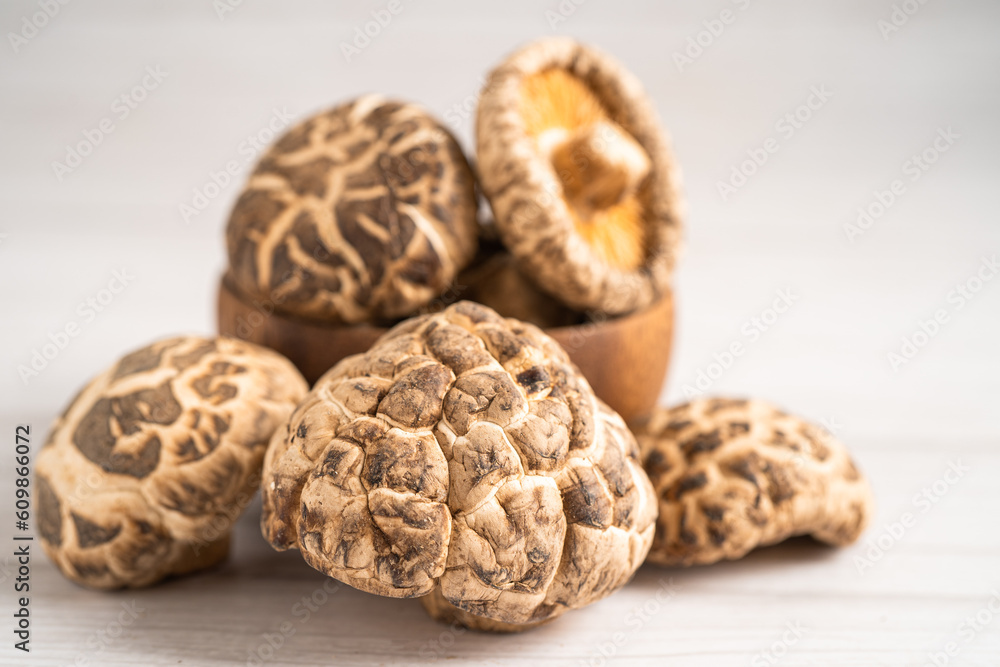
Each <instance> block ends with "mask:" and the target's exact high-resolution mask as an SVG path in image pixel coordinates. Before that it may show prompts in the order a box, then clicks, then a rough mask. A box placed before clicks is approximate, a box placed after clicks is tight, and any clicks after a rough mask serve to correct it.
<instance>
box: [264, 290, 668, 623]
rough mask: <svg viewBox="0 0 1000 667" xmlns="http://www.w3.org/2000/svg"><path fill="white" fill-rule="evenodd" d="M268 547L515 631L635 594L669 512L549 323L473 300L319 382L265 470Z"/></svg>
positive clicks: (420, 320) (615, 419) (425, 319)
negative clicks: (657, 525) (548, 331)
mask: <svg viewBox="0 0 1000 667" xmlns="http://www.w3.org/2000/svg"><path fill="white" fill-rule="evenodd" d="M261 488H262V492H263V517H262V520H261V527H262V531H263V533H264V536H265V537H266V538H267V539H268V540H269V541H270V542H271V544H272V545H273V546H274V547H275V548H277V549H288V548H298V549H300V550H301V552H302V556H303V558H304V559H305V560H306V562H307V563H309V564H310V565H311V566H312V567H314V568H316V569H317V570H320V571H321V572H324V573H326V574H328V575H329V576H331V577H334V578H336V579H338V580H340V581H342V582H344V583H347V584H349V585H351V586H353V587H355V588H358V589H360V590H363V591H367V592H369V593H374V594H377V595H385V596H390V597H418V596H425V595H428V594H430V593H432V592H433V591H435V590H436V589H440V592H441V595H442V596H443V598H444V599H446V600H447V601H448V602H449V603H450V604H452V605H454V606H455V607H457V608H459V609H461V610H463V611H466V612H469V613H471V614H473V615H476V616H481V617H485V618H488V619H492V620H494V621H500V622H503V623H530V622H536V621H542V620H545V619H548V618H553V617H555V616H557V615H559V614H561V613H563V612H564V611H566V610H567V609H573V608H576V607H581V606H584V605H586V604H589V603H591V602H594V601H595V600H598V599H600V598H602V597H604V596H605V595H607V594H609V593H611V592H612V591H614V590H616V589H617V588H619V587H620V586H622V585H623V584H624V583H625V582H627V581H628V580H629V579H630V578H631V576H632V574H633V572H634V571H635V569H636V568H637V567H638V566H639V565H640V564H641V562H642V561H643V559H644V558H645V555H646V552H647V550H648V549H649V544H650V541H651V540H652V536H653V524H654V520H655V511H656V508H655V500H654V498H653V495H652V488H651V487H650V485H649V480H648V479H646V476H645V473H643V471H642V468H641V466H640V465H639V459H638V449H637V447H636V444H635V439H634V437H633V436H632V434H631V433H630V432H629V431H628V429H627V428H626V427H625V424H624V422H623V421H622V419H621V418H620V417H619V416H618V415H617V414H616V413H614V412H612V411H611V410H610V408H608V407H607V406H606V405H604V404H603V403H602V402H601V401H600V400H598V399H597V398H596V397H595V396H594V393H593V391H592V390H591V388H590V386H589V385H588V384H587V381H586V380H585V379H584V378H583V377H582V376H581V375H580V374H579V372H578V371H577V370H576V368H575V367H574V366H573V365H572V363H571V362H570V361H569V358H568V357H567V356H566V353H565V352H564V351H563V350H562V349H561V348H560V347H559V346H558V345H557V344H556V343H555V342H554V341H553V340H552V339H551V338H549V337H548V336H546V335H545V334H543V333H542V332H541V331H540V330H539V329H538V328H537V327H534V326H532V325H530V324H524V323H522V322H519V321H517V320H511V319H504V318H502V317H500V316H499V315H497V314H496V313H495V312H493V311H492V310H490V309H488V308H486V307H485V306H482V305H479V304H476V303H472V302H469V301H462V302H459V303H457V304H454V305H452V306H449V307H448V308H446V309H445V310H443V311H441V312H438V313H434V314H429V315H423V316H420V317H415V318H412V319H410V320H407V321H405V322H403V323H401V324H399V325H398V326H396V327H395V328H393V329H392V330H390V331H389V332H388V333H386V334H385V335H384V336H383V337H382V338H380V339H379V341H378V342H377V343H376V344H375V345H374V346H373V347H372V348H371V350H369V351H368V352H367V353H365V354H361V355H356V356H353V357H348V358H347V359H344V360H343V361H341V362H340V363H339V364H337V365H336V366H335V367H334V368H332V369H331V370H330V371H329V372H328V373H327V374H326V375H324V376H323V377H322V378H320V379H319V381H318V382H317V383H316V385H315V386H314V387H313V390H312V392H310V394H309V396H308V397H307V398H306V400H305V401H304V402H303V403H302V404H301V405H300V406H299V407H298V408H297V409H296V410H295V412H294V414H293V415H292V417H291V420H290V422H289V424H288V426H287V428H285V429H282V430H280V431H279V432H277V433H275V436H274V439H273V441H272V442H271V446H270V447H269V449H268V452H267V456H266V457H265V461H264V475H263V480H262V483H261Z"/></svg>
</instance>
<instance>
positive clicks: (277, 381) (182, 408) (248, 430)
mask: <svg viewBox="0 0 1000 667" xmlns="http://www.w3.org/2000/svg"><path fill="white" fill-rule="evenodd" d="M307 391H308V387H307V386H306V383H305V380H303V379H302V376H301V375H299V372H298V371H297V370H295V367H294V366H292V364H291V363H290V362H289V361H288V360H287V359H285V358H284V357H282V356H280V355H278V354H277V353H275V352H272V351H270V350H267V349H264V348H261V347H257V346H256V345H251V344H249V343H244V342H242V341H238V340H235V339H231V338H218V339H205V338H198V337H186V338H172V339H168V340H162V341H159V342H157V343H153V344H152V345H149V346H147V347H144V348H142V349H140V350H136V351H135V352H132V353H131V354H128V355H126V356H125V357H123V358H122V359H121V360H120V361H119V362H117V363H116V364H115V365H114V366H112V367H111V368H109V369H108V370H107V371H105V372H104V373H102V374H100V375H98V376H97V377H96V378H94V380H93V381H91V382H90V383H89V384H88V385H87V386H86V387H84V389H83V390H82V391H81V392H80V393H79V394H78V395H77V397H76V398H75V399H74V400H73V402H72V403H70V405H69V407H68V408H67V409H66V411H65V412H64V413H63V415H62V416H61V417H59V418H58V419H57V420H56V422H55V424H54V425H53V426H52V429H51V431H50V432H49V436H48V439H47V441H46V443H45V446H44V447H43V448H42V450H41V452H40V453H39V455H38V461H37V464H36V466H35V490H36V494H37V495H36V503H37V507H38V527H39V533H40V535H41V538H42V545H43V546H44V548H45V551H46V553H48V555H49V557H50V558H51V559H52V561H53V562H54V563H55V564H56V566H57V567H58V568H59V569H60V570H61V571H62V573H63V574H64V575H66V577H68V578H69V579H72V580H73V581H75V582H77V583H79V584H82V585H84V586H88V587H91V588H104V589H109V588H121V587H131V588H137V587H141V586H148V585H150V584H153V583H155V582H157V581H159V580H160V579H163V578H164V577H167V576H169V575H176V574H185V573H187V572H191V571H194V570H198V569H201V568H205V567H209V566H210V565H213V564H215V563H217V562H219V561H220V560H223V559H224V558H225V557H226V554H227V553H228V548H229V535H230V530H231V528H232V526H233V524H234V523H235V521H236V519H237V518H238V517H239V515H240V514H241V513H242V511H243V510H244V509H245V508H246V506H247V504H249V502H250V500H251V498H252V497H253V495H254V492H255V490H256V487H257V485H258V483H259V480H260V467H261V462H262V460H263V458H264V450H265V448H266V447H267V443H268V441H269V440H270V437H271V435H272V433H273V432H274V430H275V429H276V428H277V427H278V426H279V425H282V424H283V423H284V422H285V421H286V420H287V419H288V416H289V415H290V414H291V412H292V410H293V408H294V407H295V405H296V403H298V402H299V401H300V400H301V399H302V398H303V397H304V396H305V394H306V392H307Z"/></svg>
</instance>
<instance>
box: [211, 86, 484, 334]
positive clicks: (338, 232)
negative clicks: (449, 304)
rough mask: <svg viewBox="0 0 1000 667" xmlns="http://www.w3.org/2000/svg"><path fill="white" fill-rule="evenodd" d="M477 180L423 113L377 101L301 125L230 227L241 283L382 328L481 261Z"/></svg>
mask: <svg viewBox="0 0 1000 667" xmlns="http://www.w3.org/2000/svg"><path fill="white" fill-rule="evenodd" d="M476 208H477V205H476V195H475V187H474V177H473V175H472V170H471V168H470V167H469V164H468V162H467V161H466V159H465V156H464V155H463V154H462V150H461V148H459V145H458V143H457V142H456V141H455V138H454V137H453V136H452V135H451V134H450V133H449V132H448V130H446V129H445V128H444V127H443V126H442V125H441V124H440V123H439V122H438V121H436V120H435V119H434V118H432V117H431V116H430V115H428V114H427V112H426V111H424V110H423V109H422V108H420V107H418V106H416V105H413V104H407V103H403V102H394V101H386V100H384V99H382V98H381V97H380V96H377V95H367V96H364V97H360V98H358V99H356V100H354V101H352V102H348V103H346V104H343V105H341V106H338V107H336V108H334V109H331V110H330V111H326V112H323V113H320V114H317V115H315V116H313V117H311V118H309V119H307V120H305V121H304V122H302V123H300V124H299V125H297V126H295V127H293V128H292V129H291V130H289V131H288V132H287V133H286V134H285V135H284V136H282V137H281V138H280V139H279V140H278V142H277V143H275V144H274V146H272V147H271V148H270V150H268V151H267V153H266V154H265V155H264V157H263V158H262V159H261V161H260V163H259V164H258V165H257V167H256V169H254V172H253V174H251V176H250V180H249V182H248V183H247V185H246V187H245V188H244V191H243V193H242V194H241V195H240V198H239V200H238V201H237V202H236V206H235V207H234V209H233V212H232V214H231V216H230V218H229V225H228V228H227V230H226V242H227V248H228V252H229V267H230V268H229V276H230V279H231V280H232V282H233V283H234V284H235V286H236V287H237V288H239V290H240V291H241V292H243V293H244V294H246V295H248V296H249V297H251V298H254V299H259V300H264V301H269V302H270V304H272V305H273V306H274V307H275V308H277V309H278V310H279V311H281V312H284V313H288V314H291V315H295V316H299V317H302V318H306V319H312V320H319V321H327V322H346V323H357V322H379V321H387V320H393V319H397V318H399V317H403V316H407V315H410V314H412V313H413V312H415V311H417V310H418V309H419V308H420V307H421V306H424V305H425V304H427V303H428V302H430V301H431V300H432V299H434V298H435V297H436V296H438V295H439V294H440V293H441V292H442V291H443V290H444V289H445V288H447V286H448V285H449V284H450V283H451V281H452V280H453V279H454V278H455V276H456V275H457V274H458V271H459V270H460V269H461V268H462V267H464V266H465V265H466V264H467V263H468V262H469V260H471V259H472V257H473V255H474V254H475V252H476V243H477V242H476V233H477V223H476Z"/></svg>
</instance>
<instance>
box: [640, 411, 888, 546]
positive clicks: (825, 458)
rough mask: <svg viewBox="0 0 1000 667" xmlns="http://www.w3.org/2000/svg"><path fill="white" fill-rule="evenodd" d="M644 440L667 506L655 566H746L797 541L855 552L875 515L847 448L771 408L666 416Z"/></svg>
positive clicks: (656, 419)
mask: <svg viewBox="0 0 1000 667" xmlns="http://www.w3.org/2000/svg"><path fill="white" fill-rule="evenodd" d="M636 436H637V438H638V440H639V447H640V449H641V450H642V457H643V464H644V466H645V469H646V472H647V473H648V474H649V478H650V480H651V481H652V482H653V487H654V488H655V489H656V494H657V497H658V498H659V504H660V508H659V519H658V520H657V526H656V538H655V540H654V541H653V548H652V549H651V550H650V552H649V560H650V561H652V562H656V563H660V564H663V565H704V564H707V563H714V562H716V561H719V560H723V559H737V558H742V557H743V556H744V555H746V554H747V553H748V552H749V551H750V550H751V549H754V548H756V547H758V546H765V545H768V544H775V543H777V542H780V541H782V540H784V539H786V538H788V537H792V536H793V535H805V534H809V535H812V536H813V537H814V538H816V539H817V540H820V541H823V542H826V543H828V544H832V545H836V546H840V545H846V544H850V543H851V542H853V541H855V540H856V539H857V538H858V536H859V535H860V534H861V533H862V531H864V529H865V527H866V526H867V524H868V521H869V519H870V517H871V515H872V511H873V510H872V505H873V501H872V495H871V488H870V487H869V485H868V480H867V479H865V477H864V475H863V474H862V473H861V472H860V471H859V470H858V468H857V467H856V466H855V465H854V462H853V461H852V460H851V457H850V455H849V453H848V451H847V449H846V448H845V447H844V445H842V444H841V443H840V442H838V441H837V440H835V439H834V438H833V436H831V435H830V434H829V433H827V432H826V431H825V430H823V429H821V428H820V427H818V426H814V425H813V424H810V423H809V422H806V421H804V420H802V419H799V418H798V417H794V416H791V415H788V414H785V413H784V412H782V411H780V410H778V409H777V408H775V407H773V406H771V405H769V404H768V403H765V402H763V401H759V400H734V399H724V398H702V399H697V400H694V401H691V402H690V403H685V404H683V405H679V406H677V407H674V408H670V409H666V408H664V409H661V410H660V411H659V412H657V413H656V414H655V415H654V416H653V417H652V419H651V420H650V421H649V423H648V424H647V425H646V426H645V427H643V428H642V429H639V430H637V431H636Z"/></svg>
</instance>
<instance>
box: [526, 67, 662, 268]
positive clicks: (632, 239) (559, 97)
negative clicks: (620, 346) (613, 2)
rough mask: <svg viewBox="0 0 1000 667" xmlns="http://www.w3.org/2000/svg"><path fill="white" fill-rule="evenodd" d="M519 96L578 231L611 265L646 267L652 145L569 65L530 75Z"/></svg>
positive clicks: (529, 128) (528, 127) (530, 130)
mask: <svg viewBox="0 0 1000 667" xmlns="http://www.w3.org/2000/svg"><path fill="white" fill-rule="evenodd" d="M520 102H521V104H520V113H521V117H522V119H523V121H524V127H525V130H526V131H527V133H528V135H529V136H531V137H532V138H534V140H535V141H536V142H537V143H538V147H539V151H540V152H541V153H542V154H543V155H545V156H546V157H547V159H548V160H549V161H550V162H551V164H552V167H553V170H554V171H555V172H556V175H557V176H558V178H559V181H560V183H561V185H562V189H563V194H564V196H565V199H566V202H567V204H568V205H567V208H568V210H569V212H570V215H571V216H572V219H573V224H574V227H575V229H576V232H577V234H579V235H580V237H581V238H582V239H583V240H584V241H585V242H586V243H587V244H588V245H589V246H590V248H591V250H592V252H593V253H594V255H595V256H596V257H597V258H598V259H599V260H601V261H603V262H605V263H606V264H608V265H610V266H613V267H615V268H618V269H622V270H627V271H631V270H635V269H637V268H639V267H640V266H642V265H643V264H644V263H645V261H646V255H647V245H648V244H647V238H646V236H647V229H646V225H645V224H644V215H643V214H644V211H645V207H644V205H643V202H642V199H641V197H640V193H639V186H640V185H641V183H642V181H643V180H644V179H645V176H646V174H647V173H648V170H649V158H648V156H647V155H646V153H645V151H644V150H643V149H642V148H641V146H639V144H638V143H637V142H636V141H635V140H634V138H632V137H631V136H630V135H629V134H628V133H627V132H626V131H625V130H624V129H622V128H621V126H619V125H618V124H617V123H615V122H614V120H613V119H612V118H611V116H610V114H609V113H608V111H607V109H606V108H605V106H604V105H603V104H602V103H601V101H600V99H599V98H598V97H597V96H596V95H595V94H594V92H593V91H592V90H591V89H590V87H589V86H587V84H586V83H584V82H583V81H581V80H580V79H579V78H578V77H576V76H574V75H572V74H570V73H569V72H567V71H566V70H563V69H555V68H553V69H547V70H543V71H540V72H536V73H534V74H531V75H529V76H527V77H525V78H524V80H523V81H522V84H521V99H520Z"/></svg>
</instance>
